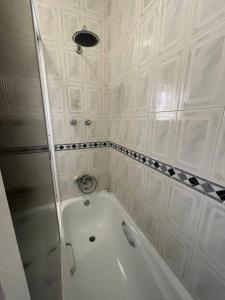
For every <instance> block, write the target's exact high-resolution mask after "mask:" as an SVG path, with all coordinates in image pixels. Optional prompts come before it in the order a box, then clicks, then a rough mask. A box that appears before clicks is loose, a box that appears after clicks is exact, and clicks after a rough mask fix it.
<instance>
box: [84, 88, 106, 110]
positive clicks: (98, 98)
mask: <svg viewBox="0 0 225 300" xmlns="http://www.w3.org/2000/svg"><path fill="white" fill-rule="evenodd" d="M86 102H87V111H88V112H89V113H92V114H100V113H101V112H102V91H101V89H94V88H93V89H92V88H87V98H86Z"/></svg>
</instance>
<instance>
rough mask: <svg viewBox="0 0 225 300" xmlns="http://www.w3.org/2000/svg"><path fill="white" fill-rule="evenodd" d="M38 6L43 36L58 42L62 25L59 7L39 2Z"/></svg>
mask: <svg viewBox="0 0 225 300" xmlns="http://www.w3.org/2000/svg"><path fill="white" fill-rule="evenodd" d="M37 8H38V19H39V23H40V27H41V34H42V37H43V38H44V39H47V40H54V41H56V42H58V40H59V38H60V37H61V36H60V35H61V26H60V21H59V20H60V19H59V14H58V10H57V7H54V6H53V5H49V4H48V5H46V3H41V2H38V5H37Z"/></svg>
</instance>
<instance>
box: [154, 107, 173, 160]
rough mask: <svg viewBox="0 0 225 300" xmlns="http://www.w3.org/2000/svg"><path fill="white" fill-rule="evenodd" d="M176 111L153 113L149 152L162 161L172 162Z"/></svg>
mask: <svg viewBox="0 0 225 300" xmlns="http://www.w3.org/2000/svg"><path fill="white" fill-rule="evenodd" d="M176 117H177V113H176V112H161V113H155V114H153V115H152V136H151V143H150V149H149V153H150V154H151V156H152V157H154V158H156V159H159V160H160V161H163V162H167V163H170V162H171V158H172V150H173V143H174V137H175V129H176Z"/></svg>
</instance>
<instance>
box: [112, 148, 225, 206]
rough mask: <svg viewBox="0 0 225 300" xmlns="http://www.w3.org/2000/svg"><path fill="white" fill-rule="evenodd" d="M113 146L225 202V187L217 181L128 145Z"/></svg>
mask: <svg viewBox="0 0 225 300" xmlns="http://www.w3.org/2000/svg"><path fill="white" fill-rule="evenodd" d="M110 146H111V148H113V149H115V150H117V151H119V152H121V153H123V154H124V155H127V156H129V157H131V158H132V159H134V160H136V161H138V162H140V163H142V164H144V165H146V166H148V167H150V168H152V169H154V170H156V171H158V172H160V173H162V174H164V175H166V176H169V177H170V178H173V179H175V180H177V181H179V182H181V183H183V184H185V185H186V186H189V187H191V188H192V189H194V190H196V191H198V192H200V193H202V194H204V195H207V196H208V197H210V198H213V199H215V200H216V201H218V202H220V203H225V187H224V186H222V185H219V184H217V183H215V182H212V181H209V180H207V179H204V178H202V177H199V176H196V175H193V174H191V173H189V172H186V171H184V170H181V169H178V168H176V167H173V166H171V165H168V164H165V163H162V162H160V161H159V160H155V159H153V158H151V157H149V156H146V155H143V154H141V153H138V152H136V151H133V150H130V149H128V148H126V147H123V146H121V145H118V144H116V143H111V145H110Z"/></svg>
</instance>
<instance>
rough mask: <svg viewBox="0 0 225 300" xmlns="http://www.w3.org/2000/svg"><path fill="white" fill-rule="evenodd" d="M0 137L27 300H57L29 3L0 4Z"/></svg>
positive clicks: (0, 162) (56, 253) (55, 235)
mask: <svg viewBox="0 0 225 300" xmlns="http://www.w3.org/2000/svg"><path fill="white" fill-rule="evenodd" d="M20 12H22V14H21V13H20ZM0 137H1V138H0V169H1V171H2V176H3V180H4V185H5V188H6V193H7V198H8V202H9V206H10V211H11V215H12V219H13V223H14V227H15V232H16V236H17V241H18V245H19V249H20V253H21V257H22V261H23V265H24V270H25V273H26V277H27V282H28V287H29V290H30V294H31V299H32V300H40V299H42V300H60V299H61V282H60V248H59V229H58V220H57V214H56V206H55V198H54V191H53V184H52V175H51V167H50V160H49V152H48V147H47V135H46V128H45V118H44V112H43V104H42V93H41V87H40V78H39V70H38V63H37V55H36V48H35V40H34V33H33V24H32V16H31V7H30V1H29V0H20V1H18V0H1V1H0ZM43 145H44V146H45V148H43V149H41V150H40V151H37V149H36V148H37V147H38V146H43ZM17 147H21V148H20V151H19V153H18V148H17ZM28 147H29V151H27V150H28Z"/></svg>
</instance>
